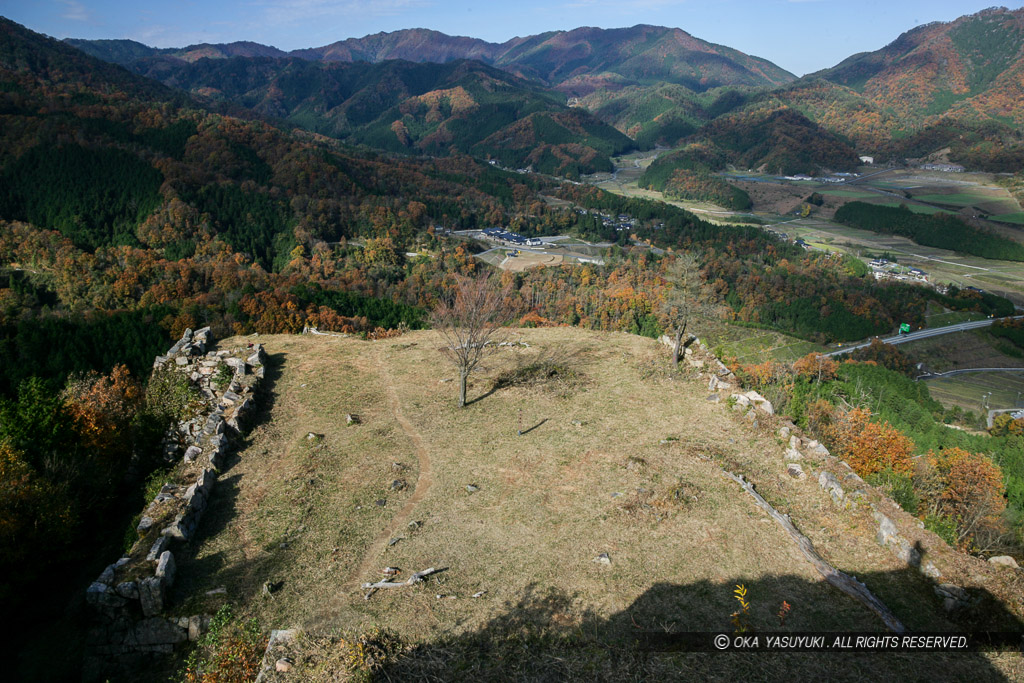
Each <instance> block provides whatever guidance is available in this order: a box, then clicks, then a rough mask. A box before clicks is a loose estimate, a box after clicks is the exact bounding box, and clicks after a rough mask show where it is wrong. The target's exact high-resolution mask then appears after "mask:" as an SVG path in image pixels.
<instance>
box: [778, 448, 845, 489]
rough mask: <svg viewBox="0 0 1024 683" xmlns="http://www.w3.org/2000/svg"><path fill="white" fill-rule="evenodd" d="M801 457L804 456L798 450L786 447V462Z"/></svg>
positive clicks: (795, 460)
mask: <svg viewBox="0 0 1024 683" xmlns="http://www.w3.org/2000/svg"><path fill="white" fill-rule="evenodd" d="M803 459H804V456H802V455H800V451H798V450H796V449H795V448H787V449H786V462H797V461H798V460H803ZM837 483H838V482H837Z"/></svg>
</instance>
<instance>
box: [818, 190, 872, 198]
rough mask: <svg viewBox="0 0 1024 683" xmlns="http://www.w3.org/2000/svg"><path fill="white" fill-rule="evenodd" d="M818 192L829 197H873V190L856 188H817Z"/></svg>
mask: <svg viewBox="0 0 1024 683" xmlns="http://www.w3.org/2000/svg"><path fill="white" fill-rule="evenodd" d="M818 194H823V195H826V196H829V197H874V196H875V193H873V192H858V191H857V190H819V191H818Z"/></svg>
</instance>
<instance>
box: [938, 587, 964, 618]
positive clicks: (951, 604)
mask: <svg viewBox="0 0 1024 683" xmlns="http://www.w3.org/2000/svg"><path fill="white" fill-rule="evenodd" d="M935 594H936V595H938V596H939V597H940V598H942V606H943V607H944V608H945V610H946V611H947V612H952V611H954V610H956V609H958V608H960V607H966V606H967V605H968V604H969V601H968V599H967V591H965V590H964V589H963V588H961V587H960V586H957V585H954V584H952V583H940V584H939V585H938V586H936V587H935Z"/></svg>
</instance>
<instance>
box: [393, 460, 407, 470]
mask: <svg viewBox="0 0 1024 683" xmlns="http://www.w3.org/2000/svg"><path fill="white" fill-rule="evenodd" d="M391 471H392V472H404V471H405V465H403V464H402V463H400V462H393V463H391Z"/></svg>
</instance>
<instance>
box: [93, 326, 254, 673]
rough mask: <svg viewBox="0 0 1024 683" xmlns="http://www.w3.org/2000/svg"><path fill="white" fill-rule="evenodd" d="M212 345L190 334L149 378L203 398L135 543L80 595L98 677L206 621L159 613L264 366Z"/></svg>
mask: <svg viewBox="0 0 1024 683" xmlns="http://www.w3.org/2000/svg"><path fill="white" fill-rule="evenodd" d="M210 342H211V337H210V330H209V328H204V329H202V330H198V331H196V332H192V330H186V331H185V334H184V335H183V336H182V338H181V339H180V340H178V341H177V342H176V343H175V344H174V346H172V347H171V348H170V350H169V351H168V352H167V354H165V355H163V356H158V357H157V358H156V361H155V362H154V364H153V370H154V373H159V372H174V373H181V374H183V375H185V376H186V377H187V378H188V382H190V383H191V385H192V387H193V388H194V389H195V390H196V392H197V393H198V395H199V396H201V397H202V403H201V408H200V409H198V410H197V411H196V413H195V414H194V415H192V416H191V417H190V418H189V419H187V420H184V421H182V422H180V423H178V424H176V425H172V427H171V428H170V429H169V431H168V433H167V435H166V436H165V438H164V440H163V443H162V445H161V448H162V452H163V455H164V457H165V458H167V459H168V460H172V461H174V462H176V463H177V464H176V465H175V466H174V468H173V469H172V471H171V472H170V473H169V475H168V481H167V483H166V484H164V486H163V487H161V489H160V492H159V493H157V495H156V497H155V498H154V499H153V500H152V502H150V503H149V505H148V506H147V507H146V509H145V510H144V511H143V513H142V516H141V518H140V521H139V525H138V527H137V528H136V532H137V533H138V540H137V541H136V542H135V544H134V545H133V546H132V548H131V550H130V551H129V552H128V553H127V554H126V555H125V556H124V557H122V558H121V559H119V560H118V561H117V562H115V563H113V564H111V565H109V566H108V567H107V568H106V569H104V570H103V572H102V573H101V574H100V576H99V577H98V578H97V579H96V581H94V582H93V583H92V585H90V586H89V588H88V590H87V591H86V602H87V604H88V605H89V606H90V608H91V609H92V613H93V618H92V623H91V627H90V630H89V633H88V637H87V647H88V655H87V662H86V673H87V677H88V674H90V673H91V674H92V675H93V676H99V675H100V672H101V671H103V670H104V669H105V667H106V664H107V663H109V661H110V660H112V659H113V660H121V661H122V663H124V662H129V663H130V661H131V660H134V659H138V658H139V657H144V656H147V655H150V654H151V653H165V652H170V651H171V650H172V649H173V648H174V646H175V645H177V644H179V643H183V642H186V641H190V640H196V639H197V638H198V637H199V635H200V633H201V632H202V630H203V629H204V628H205V624H206V623H207V622H208V621H209V619H208V618H207V617H204V616H193V617H181V618H166V617H164V616H162V615H163V613H164V609H165V606H166V601H167V596H168V591H169V590H170V588H171V586H172V585H173V584H174V578H175V573H176V565H175V560H174V549H175V547H176V544H178V543H181V542H187V541H189V540H190V539H192V538H193V537H194V535H195V532H196V528H197V527H198V525H199V522H200V520H201V519H202V517H203V513H204V512H205V511H206V508H207V506H208V504H209V501H210V497H211V496H212V495H213V491H214V487H215V485H216V482H217V475H218V471H219V469H220V467H221V466H222V465H223V460H224V456H225V455H226V454H227V452H228V448H229V444H230V443H231V440H232V439H233V437H235V436H236V435H238V434H239V433H240V432H241V431H242V429H243V426H244V422H245V418H246V416H247V415H248V414H249V413H250V412H251V411H252V409H253V406H254V396H255V390H256V387H257V385H258V383H259V380H260V379H262V378H263V376H264V361H265V359H266V355H265V353H264V351H263V348H262V346H261V345H259V344H255V345H253V344H250V345H249V346H248V347H241V348H236V349H231V350H223V351H216V352H214V351H207V346H208V345H209V344H210Z"/></svg>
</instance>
